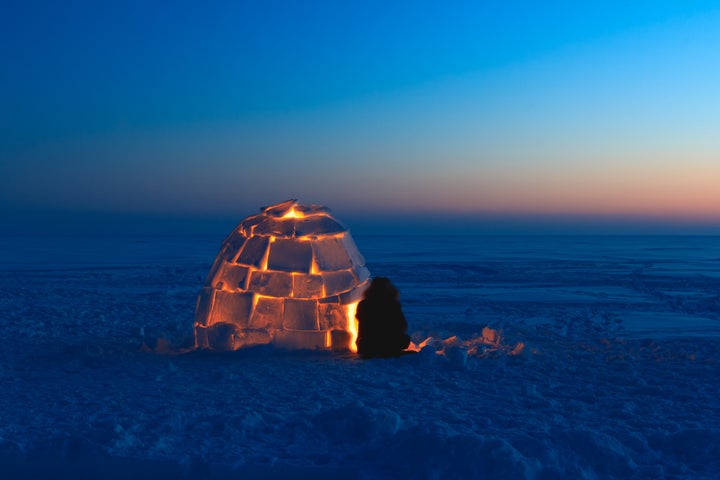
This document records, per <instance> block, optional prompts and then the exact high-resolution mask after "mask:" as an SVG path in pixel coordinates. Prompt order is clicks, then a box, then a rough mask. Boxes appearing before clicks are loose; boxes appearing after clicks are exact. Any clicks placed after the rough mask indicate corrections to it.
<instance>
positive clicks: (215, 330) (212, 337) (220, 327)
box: [207, 322, 238, 352]
mask: <svg viewBox="0 0 720 480" xmlns="http://www.w3.org/2000/svg"><path fill="white" fill-rule="evenodd" d="M237 331H238V327H237V325H235V324H232V323H225V322H220V323H216V324H214V325H212V326H210V327H208V328H207V340H208V347H209V348H210V349H211V350H217V351H219V352H227V351H231V350H235V348H236V347H235V334H236V333H237Z"/></svg>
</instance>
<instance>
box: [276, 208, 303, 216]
mask: <svg viewBox="0 0 720 480" xmlns="http://www.w3.org/2000/svg"><path fill="white" fill-rule="evenodd" d="M280 218H305V214H304V213H302V212H298V211H297V210H295V207H293V208H291V209H290V210H289V211H288V212H287V213H286V214H285V215H283V216H282V217H280Z"/></svg>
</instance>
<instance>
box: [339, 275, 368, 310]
mask: <svg viewBox="0 0 720 480" xmlns="http://www.w3.org/2000/svg"><path fill="white" fill-rule="evenodd" d="M369 286H370V280H366V281H365V282H364V283H362V284H360V285H358V286H357V287H355V288H353V289H352V290H350V291H349V292H345V293H343V294H341V295H340V303H342V304H343V305H347V304H349V303H354V302H359V301H360V300H362V298H363V293H365V290H367V288H368V287H369Z"/></svg>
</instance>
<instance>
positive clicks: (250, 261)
mask: <svg viewBox="0 0 720 480" xmlns="http://www.w3.org/2000/svg"><path fill="white" fill-rule="evenodd" d="M269 243H270V237H263V236H255V237H251V238H249V239H248V241H247V242H245V245H244V246H243V249H242V251H240V255H238V258H237V260H236V262H237V263H239V264H242V265H250V266H253V267H255V268H260V265H261V264H262V261H263V259H264V258H265V252H266V251H267V248H268V244H269Z"/></svg>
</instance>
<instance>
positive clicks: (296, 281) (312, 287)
mask: <svg viewBox="0 0 720 480" xmlns="http://www.w3.org/2000/svg"><path fill="white" fill-rule="evenodd" d="M322 287H323V281H322V277H321V276H320V275H293V287H292V290H293V297H295V298H318V297H320V296H322Z"/></svg>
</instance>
